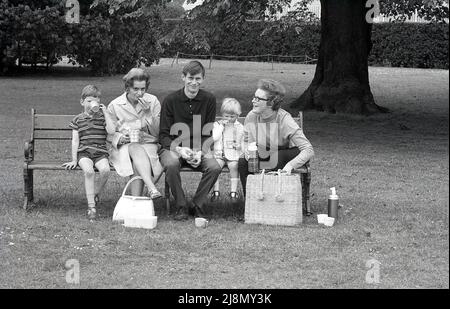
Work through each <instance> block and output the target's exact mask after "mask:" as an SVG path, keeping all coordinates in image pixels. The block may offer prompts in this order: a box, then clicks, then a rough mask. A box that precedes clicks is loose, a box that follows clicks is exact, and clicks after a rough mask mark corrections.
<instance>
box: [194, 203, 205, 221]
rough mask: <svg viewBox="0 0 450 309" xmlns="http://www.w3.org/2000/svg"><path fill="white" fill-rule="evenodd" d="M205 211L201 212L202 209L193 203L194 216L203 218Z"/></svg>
mask: <svg viewBox="0 0 450 309" xmlns="http://www.w3.org/2000/svg"><path fill="white" fill-rule="evenodd" d="M204 217H205V213H204V212H203V209H201V208H200V207H199V206H197V205H194V218H204Z"/></svg>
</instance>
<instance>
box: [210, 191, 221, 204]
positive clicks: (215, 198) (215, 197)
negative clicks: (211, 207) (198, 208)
mask: <svg viewBox="0 0 450 309" xmlns="http://www.w3.org/2000/svg"><path fill="white" fill-rule="evenodd" d="M219 197H220V192H219V191H213V193H212V194H211V202H217V201H218V200H219Z"/></svg>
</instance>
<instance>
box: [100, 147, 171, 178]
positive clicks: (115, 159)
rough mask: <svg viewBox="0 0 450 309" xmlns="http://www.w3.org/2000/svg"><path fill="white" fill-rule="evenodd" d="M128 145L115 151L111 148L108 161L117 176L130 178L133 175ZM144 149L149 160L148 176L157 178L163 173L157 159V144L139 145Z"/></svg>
mask: <svg viewBox="0 0 450 309" xmlns="http://www.w3.org/2000/svg"><path fill="white" fill-rule="evenodd" d="M129 145H130V144H125V145H122V146H120V147H119V149H116V148H115V147H111V148H110V149H109V150H110V151H109V153H110V156H109V160H110V162H111V163H112V164H113V166H114V168H115V170H116V172H117V174H119V175H120V176H122V177H127V176H131V175H133V174H134V171H133V164H132V162H131V158H130V153H129V152H128V147H129ZM139 145H140V146H141V147H142V148H144V150H145V152H146V154H147V156H148V158H149V160H150V175H152V176H153V177H156V178H157V177H159V176H160V175H161V173H162V172H163V167H162V165H161V163H160V162H159V158H158V150H159V145H158V144H139Z"/></svg>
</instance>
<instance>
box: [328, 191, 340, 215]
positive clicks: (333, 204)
mask: <svg viewBox="0 0 450 309" xmlns="http://www.w3.org/2000/svg"><path fill="white" fill-rule="evenodd" d="M330 190H331V195H330V196H329V197H328V217H332V218H335V219H336V220H337V218H338V208H339V196H338V195H337V194H336V188H335V187H333V188H330Z"/></svg>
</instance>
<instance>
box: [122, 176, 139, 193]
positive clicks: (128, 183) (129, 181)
mask: <svg viewBox="0 0 450 309" xmlns="http://www.w3.org/2000/svg"><path fill="white" fill-rule="evenodd" d="M137 179H141V180H142V177H141V176H134V177H133V178H131V179H130V180H128V182H127V184H126V185H125V188H124V189H123V192H122V196H125V192H126V191H127V189H128V186H129V185H130V184H131V183H132V182H133V181H135V180H137Z"/></svg>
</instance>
